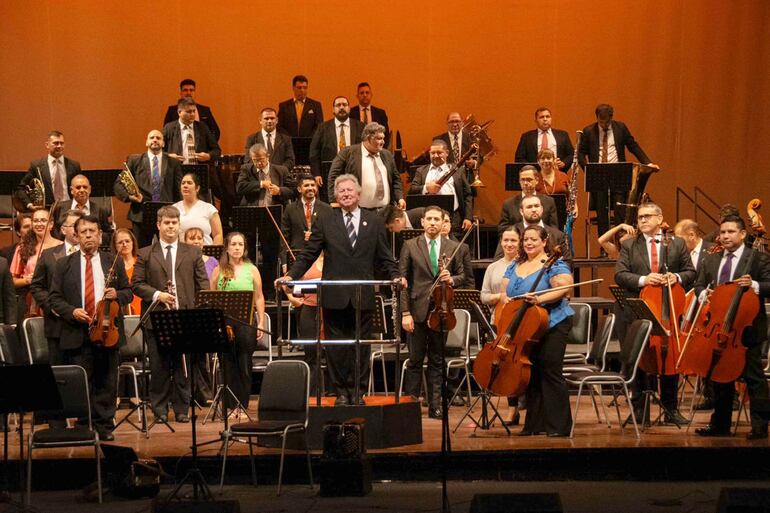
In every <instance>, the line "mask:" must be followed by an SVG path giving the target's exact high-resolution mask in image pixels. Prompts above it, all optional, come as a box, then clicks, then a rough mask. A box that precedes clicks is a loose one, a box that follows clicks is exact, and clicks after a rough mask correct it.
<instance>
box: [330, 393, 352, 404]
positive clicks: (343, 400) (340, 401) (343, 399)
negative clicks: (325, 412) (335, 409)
mask: <svg viewBox="0 0 770 513" xmlns="http://www.w3.org/2000/svg"><path fill="white" fill-rule="evenodd" d="M348 404H350V403H349V402H348V396H346V395H339V396H337V399H335V400H334V406H347V405H348Z"/></svg>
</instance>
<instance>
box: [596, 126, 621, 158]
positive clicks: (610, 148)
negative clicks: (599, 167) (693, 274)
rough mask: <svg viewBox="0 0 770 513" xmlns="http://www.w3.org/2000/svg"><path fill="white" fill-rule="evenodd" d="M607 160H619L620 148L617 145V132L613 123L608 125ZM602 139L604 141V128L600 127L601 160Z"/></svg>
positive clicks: (600, 151) (600, 153) (600, 152)
mask: <svg viewBox="0 0 770 513" xmlns="http://www.w3.org/2000/svg"><path fill="white" fill-rule="evenodd" d="M607 132H608V134H607V162H608V163H614V162H618V149H617V148H616V147H615V134H614V133H613V131H612V125H610V126H609V127H607ZM602 141H604V130H602V127H599V162H601V161H602Z"/></svg>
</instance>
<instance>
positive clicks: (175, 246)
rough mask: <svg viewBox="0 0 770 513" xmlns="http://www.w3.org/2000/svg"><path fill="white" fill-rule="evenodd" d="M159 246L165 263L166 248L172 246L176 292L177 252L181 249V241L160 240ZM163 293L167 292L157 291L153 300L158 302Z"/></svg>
mask: <svg viewBox="0 0 770 513" xmlns="http://www.w3.org/2000/svg"><path fill="white" fill-rule="evenodd" d="M158 244H160V249H161V260H163V262H165V261H166V247H167V246H171V283H173V285H174V290H176V251H177V249H179V240H176V241H174V242H164V241H163V239H158ZM161 292H166V291H165V290H156V291H155V293H154V294H153V295H152V300H153V301H157V300H158V296H159V295H160V293H161ZM175 295H176V294H175Z"/></svg>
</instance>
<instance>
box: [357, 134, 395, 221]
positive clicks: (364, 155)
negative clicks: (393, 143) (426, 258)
mask: <svg viewBox="0 0 770 513" xmlns="http://www.w3.org/2000/svg"><path fill="white" fill-rule="evenodd" d="M369 155H370V153H369V150H367V149H366V146H364V145H363V144H361V200H360V201H359V205H360V206H362V207H364V208H381V207H384V206H385V205H387V204H389V203H390V180H388V173H387V169H386V168H385V164H384V163H383V162H382V157H381V156H380V154H379V153H377V155H376V156H375V157H374V160H375V161H376V162H377V169H378V170H379V172H380V176H381V177H382V185H383V187H384V189H385V194H384V195H383V198H382V199H381V200H377V198H376V191H377V181H376V180H375V178H374V165H373V164H372V158H371V157H370V156H369Z"/></svg>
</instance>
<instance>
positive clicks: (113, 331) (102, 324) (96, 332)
mask: <svg viewBox="0 0 770 513" xmlns="http://www.w3.org/2000/svg"><path fill="white" fill-rule="evenodd" d="M119 315H120V305H119V304H118V301H117V299H102V300H101V301H99V304H97V305H96V313H95V314H94V320H93V321H92V323H91V326H90V327H89V329H88V337H89V338H90V340H91V342H93V343H94V344H96V345H100V346H104V347H115V346H116V345H117V343H118V342H119V341H120V331H119V330H118V324H117V321H118V316H119Z"/></svg>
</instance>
